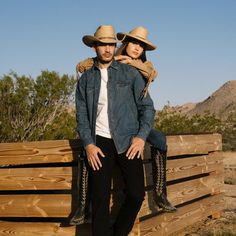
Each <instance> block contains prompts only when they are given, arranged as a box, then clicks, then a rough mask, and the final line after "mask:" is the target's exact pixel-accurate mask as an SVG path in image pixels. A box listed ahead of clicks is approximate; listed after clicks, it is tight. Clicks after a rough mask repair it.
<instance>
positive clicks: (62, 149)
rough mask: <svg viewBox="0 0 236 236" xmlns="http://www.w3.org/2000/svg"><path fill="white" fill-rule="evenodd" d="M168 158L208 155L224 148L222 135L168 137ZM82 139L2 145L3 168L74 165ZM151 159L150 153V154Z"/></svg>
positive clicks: (1, 158)
mask: <svg viewBox="0 0 236 236" xmlns="http://www.w3.org/2000/svg"><path fill="white" fill-rule="evenodd" d="M167 143H168V156H176V155H187V154H206V153H208V152H211V151H219V150H221V149H222V143H221V135H220V134H202V135H177V136H167ZM80 148H81V142H80V141H79V140H76V139H74V140H49V141H36V142H23V143H0V166H7V165H20V164H21V165H22V164H35V163H55V162H71V161H73V160H74V159H77V155H78V152H79V150H80ZM148 156H150V154H149V155H148Z"/></svg>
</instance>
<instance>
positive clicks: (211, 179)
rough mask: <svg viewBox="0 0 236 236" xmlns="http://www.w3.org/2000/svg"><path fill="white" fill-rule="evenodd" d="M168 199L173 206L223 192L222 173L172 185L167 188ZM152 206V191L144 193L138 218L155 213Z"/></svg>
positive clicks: (155, 210)
mask: <svg viewBox="0 0 236 236" xmlns="http://www.w3.org/2000/svg"><path fill="white" fill-rule="evenodd" d="M167 192H168V199H169V201H170V202H171V203H172V204H173V205H174V206H176V205H179V204H182V203H186V202H188V201H191V200H194V199H197V198H200V197H203V196H206V195H209V194H212V195H214V194H219V193H221V192H223V173H222V172H221V173H212V174H211V175H209V176H206V177H202V178H198V179H193V180H189V181H184V182H181V183H177V184H172V185H169V186H168V187H167ZM156 212H157V209H156V208H155V206H154V204H153V193H152V190H150V191H148V192H146V196H145V200H144V202H143V205H142V208H141V210H140V213H139V215H140V217H143V216H146V215H149V214H152V213H156Z"/></svg>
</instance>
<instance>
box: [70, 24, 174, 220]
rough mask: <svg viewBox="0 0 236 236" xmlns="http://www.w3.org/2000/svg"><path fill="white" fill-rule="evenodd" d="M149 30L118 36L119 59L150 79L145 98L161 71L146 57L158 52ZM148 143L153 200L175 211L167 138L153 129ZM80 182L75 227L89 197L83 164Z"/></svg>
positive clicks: (85, 64)
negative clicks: (169, 184) (168, 179)
mask: <svg viewBox="0 0 236 236" xmlns="http://www.w3.org/2000/svg"><path fill="white" fill-rule="evenodd" d="M147 35H148V31H147V29H146V28H144V27H137V28H135V29H133V30H131V31H130V32H129V33H118V34H117V38H118V39H119V40H120V41H122V45H121V47H120V48H118V50H117V52H116V56H115V60H117V61H120V62H122V63H126V64H129V65H131V66H134V67H135V68H137V69H138V70H139V72H140V73H141V74H142V76H143V77H144V78H145V80H146V87H145V89H144V90H143V94H142V95H143V96H144V97H145V96H146V94H147V92H148V87H149V85H150V83H151V82H152V81H153V80H154V79H155V78H156V77H157V72H156V70H155V69H154V67H153V65H152V63H151V62H150V61H148V60H147V58H146V51H150V50H154V49H156V46H154V45H153V44H152V43H151V42H150V41H148V40H147ZM93 65H94V60H93V59H92V58H88V59H86V60H84V61H82V62H80V63H79V64H78V65H77V66H76V70H77V72H80V73H83V72H84V71H86V70H88V69H90V68H91V67H92V66H93ZM147 142H149V143H150V144H151V145H152V151H151V157H152V161H153V165H152V166H153V182H154V191H153V196H154V197H153V199H154V201H155V203H156V205H157V206H158V207H161V208H162V209H163V211H166V212H174V211H176V208H175V207H174V206H172V205H171V203H170V202H169V201H168V199H167V191H166V153H167V145H166V137H165V136H164V134H162V133H161V132H160V131H157V130H155V129H152V130H151V132H150V134H149V136H148V138H147ZM81 173H82V174H81V177H80V178H81V181H80V188H79V189H80V199H79V207H78V209H77V211H76V213H75V215H74V217H73V218H72V220H71V224H81V223H83V222H84V216H85V214H84V213H85V211H86V204H85V201H83V200H84V199H86V196H87V179H88V176H87V174H86V173H87V171H86V166H85V164H82V170H81Z"/></svg>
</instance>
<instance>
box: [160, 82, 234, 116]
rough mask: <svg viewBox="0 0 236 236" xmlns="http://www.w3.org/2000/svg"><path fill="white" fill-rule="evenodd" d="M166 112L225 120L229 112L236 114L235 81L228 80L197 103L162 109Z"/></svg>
mask: <svg viewBox="0 0 236 236" xmlns="http://www.w3.org/2000/svg"><path fill="white" fill-rule="evenodd" d="M164 109H165V110H166V111H167V112H173V111H175V112H179V113H182V114H187V115H190V116H192V115H195V114H199V115H204V114H205V113H207V112H208V113H210V114H213V113H214V114H215V115H216V116H217V117H219V118H222V119H226V118H227V117H228V116H229V114H230V113H231V112H236V80H230V81H228V82H226V83H225V84H223V85H222V86H221V87H220V88H219V89H217V90H216V91H215V92H214V93H213V94H212V95H210V96H209V97H208V98H207V99H205V100H204V101H202V102H199V103H186V104H184V105H181V106H170V107H165V108H164Z"/></svg>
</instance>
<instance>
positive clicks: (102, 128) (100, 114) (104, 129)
mask: <svg viewBox="0 0 236 236" xmlns="http://www.w3.org/2000/svg"><path fill="white" fill-rule="evenodd" d="M100 72H101V88H100V93H99V98H98V110H97V120H96V135H100V136H102V137H105V138H111V132H110V128H109V121H108V112H107V109H108V101H107V81H108V72H107V68H103V69H100Z"/></svg>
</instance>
